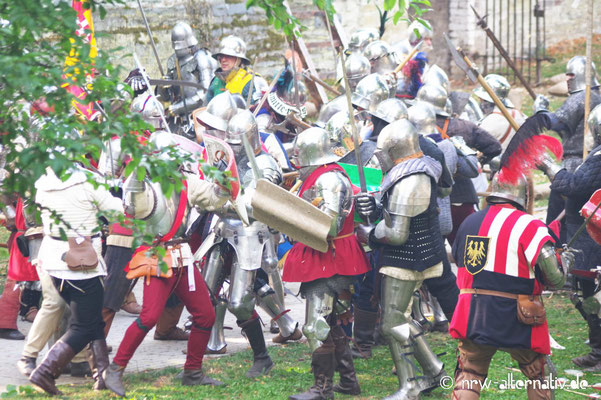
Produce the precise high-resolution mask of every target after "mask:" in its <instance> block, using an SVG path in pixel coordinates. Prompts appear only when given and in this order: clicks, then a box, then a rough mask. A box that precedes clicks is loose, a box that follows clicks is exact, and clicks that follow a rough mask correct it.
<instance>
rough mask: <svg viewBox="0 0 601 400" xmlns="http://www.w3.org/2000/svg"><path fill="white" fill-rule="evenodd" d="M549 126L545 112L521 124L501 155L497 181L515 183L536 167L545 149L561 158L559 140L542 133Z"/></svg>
mask: <svg viewBox="0 0 601 400" xmlns="http://www.w3.org/2000/svg"><path fill="white" fill-rule="evenodd" d="M550 128H551V119H550V118H549V116H548V115H546V113H538V114H535V115H533V116H532V117H530V118H528V119H527V120H526V121H525V122H524V124H522V126H521V127H520V129H518V131H517V132H516V133H515V135H514V136H513V138H512V139H511V141H510V142H509V145H508V146H507V149H506V150H505V152H504V153H503V155H502V157H501V168H500V172H499V182H503V183H509V184H516V183H517V182H518V180H519V179H520V177H522V176H523V175H528V173H529V172H530V170H532V169H534V168H536V166H537V165H538V164H539V163H540V161H541V159H542V157H543V155H544V154H545V153H546V152H547V151H550V152H551V153H553V154H554V155H555V157H557V158H558V159H561V157H562V155H563V147H562V145H561V142H560V141H559V140H557V139H555V138H554V137H551V136H547V135H543V134H542V132H544V131H546V130H548V129H550Z"/></svg>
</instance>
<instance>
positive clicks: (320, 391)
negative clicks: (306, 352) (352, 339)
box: [288, 349, 336, 400]
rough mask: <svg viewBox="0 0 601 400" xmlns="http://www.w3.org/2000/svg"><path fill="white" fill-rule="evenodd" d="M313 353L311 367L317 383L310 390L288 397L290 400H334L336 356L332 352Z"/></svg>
mask: <svg viewBox="0 0 601 400" xmlns="http://www.w3.org/2000/svg"><path fill="white" fill-rule="evenodd" d="M318 351H319V349H318V350H316V351H314V352H313V356H312V359H311V367H312V369H313V375H314V376H315V383H314V384H313V386H311V388H310V389H309V390H307V391H306V392H304V393H299V394H295V395H292V396H290V397H288V399H289V400H327V399H333V398H334V390H333V387H332V384H333V378H334V368H335V358H336V356H335V354H334V353H332V352H322V353H318Z"/></svg>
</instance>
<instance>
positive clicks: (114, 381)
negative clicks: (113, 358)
mask: <svg viewBox="0 0 601 400" xmlns="http://www.w3.org/2000/svg"><path fill="white" fill-rule="evenodd" d="M124 371H125V367H122V366H120V365H117V364H115V363H114V362H112V363H111V364H110V365H109V366H108V368H107V369H105V370H104V373H103V374H102V378H103V379H104V385H105V386H106V388H107V389H109V390H110V391H111V392H113V393H115V394H116V395H117V396H121V397H123V396H125V387H123V372H124Z"/></svg>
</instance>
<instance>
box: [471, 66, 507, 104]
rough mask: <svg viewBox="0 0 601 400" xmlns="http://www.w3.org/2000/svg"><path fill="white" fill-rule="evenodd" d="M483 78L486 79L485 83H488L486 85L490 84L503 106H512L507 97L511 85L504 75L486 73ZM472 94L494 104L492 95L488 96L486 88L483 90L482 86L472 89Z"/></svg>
mask: <svg viewBox="0 0 601 400" xmlns="http://www.w3.org/2000/svg"><path fill="white" fill-rule="evenodd" d="M484 80H485V81H486V83H488V86H490V88H491V89H492V91H493V92H494V93H495V94H496V95H497V97H498V98H499V100H501V102H502V103H503V104H504V105H505V107H509V108H513V107H514V105H513V103H512V102H511V100H509V98H508V97H507V95H509V89H511V85H510V84H509V82H508V81H507V79H506V78H505V77H504V76H501V75H497V74H488V75H486V77H485V78H484ZM474 94H475V95H476V96H478V97H479V98H481V99H482V100H484V101H488V102H489V103H493V104H494V101H493V99H492V97H490V95H489V94H488V93H487V92H486V90H484V88H483V87H482V86H479V87H477V88H476V89H474Z"/></svg>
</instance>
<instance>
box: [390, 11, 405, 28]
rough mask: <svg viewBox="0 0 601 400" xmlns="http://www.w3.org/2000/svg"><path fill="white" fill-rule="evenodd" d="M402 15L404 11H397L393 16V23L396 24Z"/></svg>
mask: <svg viewBox="0 0 601 400" xmlns="http://www.w3.org/2000/svg"><path fill="white" fill-rule="evenodd" d="M402 16H403V13H402V12H400V11H397V12H395V13H394V15H393V16H392V23H393V24H395V25H396V24H397V23H398V22H399V20H400V19H401V17H402Z"/></svg>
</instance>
